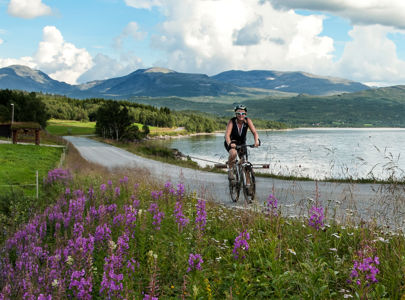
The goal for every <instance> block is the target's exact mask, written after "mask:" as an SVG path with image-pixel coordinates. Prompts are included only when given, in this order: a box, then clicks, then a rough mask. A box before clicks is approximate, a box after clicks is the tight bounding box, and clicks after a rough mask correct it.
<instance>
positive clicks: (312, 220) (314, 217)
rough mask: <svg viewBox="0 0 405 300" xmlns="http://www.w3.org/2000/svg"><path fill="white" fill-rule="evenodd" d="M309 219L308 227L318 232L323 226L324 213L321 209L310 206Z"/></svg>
mask: <svg viewBox="0 0 405 300" xmlns="http://www.w3.org/2000/svg"><path fill="white" fill-rule="evenodd" d="M309 214H310V217H309V220H308V225H309V226H312V227H314V228H315V229H316V230H319V229H320V228H321V227H323V225H324V218H325V216H324V213H323V207H321V206H319V207H316V206H312V208H311V210H310V212H309Z"/></svg>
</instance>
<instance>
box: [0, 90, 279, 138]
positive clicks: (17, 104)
mask: <svg viewBox="0 0 405 300" xmlns="http://www.w3.org/2000/svg"><path fill="white" fill-rule="evenodd" d="M11 103H13V104H14V109H15V114H14V115H15V119H14V120H15V121H34V122H38V123H40V124H41V126H42V127H43V128H45V127H46V122H47V120H49V119H50V118H54V119H62V120H77V121H95V122H96V133H97V134H99V135H100V136H103V137H108V138H113V139H128V140H133V139H139V138H142V137H144V136H145V135H147V134H148V133H149V126H156V127H170V128H172V127H184V128H185V129H186V130H187V131H188V132H213V131H216V130H225V127H226V124H227V122H228V120H229V118H227V117H218V116H214V115H210V114H206V113H202V112H197V111H174V110H171V109H169V108H167V107H160V108H158V107H155V106H152V105H147V104H140V103H136V102H130V101H116V100H106V99H101V98H90V99H85V100H78V99H73V98H69V97H66V96H59V95H50V94H43V93H35V92H31V93H28V92H23V91H14V90H0V122H7V121H9V120H10V119H11ZM133 123H140V124H143V125H144V126H143V127H142V128H141V129H139V127H138V126H136V125H133ZM255 124H256V126H257V127H258V128H277V129H279V128H285V127H286V125H285V124H282V123H279V122H273V121H262V120H255Z"/></svg>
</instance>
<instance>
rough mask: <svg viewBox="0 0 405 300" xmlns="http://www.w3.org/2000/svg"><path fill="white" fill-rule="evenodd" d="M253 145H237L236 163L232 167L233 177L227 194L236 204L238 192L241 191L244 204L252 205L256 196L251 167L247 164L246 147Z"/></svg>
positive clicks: (253, 174)
mask: <svg viewBox="0 0 405 300" xmlns="http://www.w3.org/2000/svg"><path fill="white" fill-rule="evenodd" d="M254 146H255V145H238V146H236V151H238V155H237V156H236V161H235V164H234V166H233V169H232V171H233V177H234V179H229V193H230V195H231V199H232V201H233V202H238V200H239V195H240V190H241V189H242V190H243V194H244V196H245V201H246V203H252V201H253V200H254V198H255V194H256V180H255V173H254V171H253V165H252V164H251V163H250V162H249V159H248V152H247V147H250V148H253V147H254ZM238 158H239V159H238Z"/></svg>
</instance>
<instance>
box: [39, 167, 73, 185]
mask: <svg viewBox="0 0 405 300" xmlns="http://www.w3.org/2000/svg"><path fill="white" fill-rule="evenodd" d="M71 180H72V175H71V174H70V172H69V170H65V169H53V170H50V171H49V172H48V177H47V178H46V180H45V183H47V184H52V183H54V182H61V183H64V184H66V183H68V182H69V181H71Z"/></svg>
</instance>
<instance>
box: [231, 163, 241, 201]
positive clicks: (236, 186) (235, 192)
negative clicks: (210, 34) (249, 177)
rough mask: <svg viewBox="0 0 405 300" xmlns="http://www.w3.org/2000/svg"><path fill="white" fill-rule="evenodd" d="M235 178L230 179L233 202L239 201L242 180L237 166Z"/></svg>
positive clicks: (234, 172) (234, 169) (234, 171)
mask: <svg viewBox="0 0 405 300" xmlns="http://www.w3.org/2000/svg"><path fill="white" fill-rule="evenodd" d="M232 170H233V176H234V179H233V180H230V179H229V194H230V195H231V199H232V202H238V200H239V194H240V180H239V174H238V170H237V169H236V166H234V167H233V169H232Z"/></svg>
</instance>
